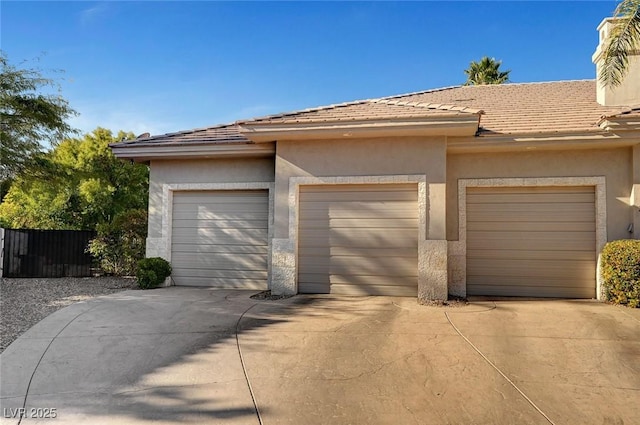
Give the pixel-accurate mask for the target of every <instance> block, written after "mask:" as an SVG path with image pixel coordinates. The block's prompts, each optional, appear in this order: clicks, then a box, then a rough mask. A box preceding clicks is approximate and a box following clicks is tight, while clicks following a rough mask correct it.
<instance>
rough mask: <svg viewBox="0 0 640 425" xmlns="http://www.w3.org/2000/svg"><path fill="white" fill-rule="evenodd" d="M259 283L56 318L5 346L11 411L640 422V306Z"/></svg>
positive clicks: (230, 420) (66, 415) (158, 420)
mask: <svg viewBox="0 0 640 425" xmlns="http://www.w3.org/2000/svg"><path fill="white" fill-rule="evenodd" d="M252 293H253V292H245V291H230V290H210V289H198V288H176V287H173V288H166V289H157V290H153V291H129V292H123V293H120V294H115V295H110V296H105V297H102V298H98V299H95V300H92V301H89V302H85V303H78V304H74V305H72V306H70V307H67V308H65V309H62V310H60V311H58V312H56V313H54V314H52V315H51V316H49V317H48V318H47V319H45V320H43V321H42V322H40V323H39V324H38V325H36V326H34V327H33V328H32V329H31V330H29V331H28V332H27V333H25V334H24V335H23V336H22V337H21V338H19V339H18V340H17V341H16V342H14V343H13V344H12V345H11V346H9V348H7V350H6V351H5V352H4V353H3V354H2V355H0V362H1V365H0V367H1V370H0V372H1V376H0V379H1V399H0V401H1V408H2V413H3V418H2V419H1V420H2V423H3V424H5V423H6V424H17V423H19V419H17V418H15V416H16V414H17V413H18V412H19V409H20V408H21V407H23V406H24V407H25V411H24V418H23V419H22V421H21V423H22V424H30V423H52V424H53V423H55V424H116V423H118V424H149V423H153V424H260V423H262V424H265V425H268V424H295V425H298V424H549V423H553V424H599V425H600V424H615V425H620V424H638V423H640V403H639V402H638V401H639V400H640V310H638V309H636V310H631V309H624V308H619V307H613V306H609V305H605V304H601V303H597V302H590V301H522V300H518V301H496V302H491V301H477V302H472V303H471V304H470V305H468V306H464V307H457V308H455V307H450V308H443V307H425V306H419V305H417V304H416V301H415V300H414V299H409V298H389V297H363V298H346V297H341V298H338V297H328V296H327V297H324V296H297V297H294V298H290V299H287V300H280V301H256V300H252V299H250V298H249V295H251V294H252ZM243 365H244V367H243ZM256 406H257V410H256ZM257 411H259V414H258V413H257ZM47 415H48V416H49V417H51V416H56V418H55V419H37V418H38V417H43V416H47ZM12 417H13V418H12Z"/></svg>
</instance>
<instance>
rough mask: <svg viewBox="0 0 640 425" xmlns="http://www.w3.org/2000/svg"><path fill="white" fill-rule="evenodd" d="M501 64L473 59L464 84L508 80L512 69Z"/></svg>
mask: <svg viewBox="0 0 640 425" xmlns="http://www.w3.org/2000/svg"><path fill="white" fill-rule="evenodd" d="M637 1H640V0H637ZM500 65H502V61H497V60H495V59H494V58H489V57H487V56H485V57H483V58H482V59H480V61H478V62H473V61H472V62H471V63H470V64H469V68H468V69H465V70H464V73H465V74H467V81H466V82H465V83H464V85H465V86H471V85H481V84H502V83H506V82H508V81H509V73H510V72H511V71H504V72H503V71H500V69H499V68H500Z"/></svg>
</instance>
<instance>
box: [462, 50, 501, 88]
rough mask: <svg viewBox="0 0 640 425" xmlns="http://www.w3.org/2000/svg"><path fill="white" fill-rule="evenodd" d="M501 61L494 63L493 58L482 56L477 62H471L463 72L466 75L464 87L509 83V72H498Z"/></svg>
mask: <svg viewBox="0 0 640 425" xmlns="http://www.w3.org/2000/svg"><path fill="white" fill-rule="evenodd" d="M500 65H502V61H496V60H495V59H494V58H489V57H487V56H484V57H483V58H482V59H480V60H479V61H478V62H474V61H472V62H471V63H470V64H469V68H468V69H465V70H464V73H465V74H467V81H466V82H465V83H464V85H465V86H472V85H473V86H474V85H482V84H502V83H506V82H508V81H509V73H510V72H511V71H504V72H503V71H500V69H499V68H500Z"/></svg>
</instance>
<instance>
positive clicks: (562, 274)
mask: <svg viewBox="0 0 640 425" xmlns="http://www.w3.org/2000/svg"><path fill="white" fill-rule="evenodd" d="M595 227H596V226H595V193H594V188H593V187H534V188H514V187H508V188H468V191H467V293H468V294H469V295H501V296H527V297H562V298H594V297H595V295H596V293H595V291H596V289H595V288H596V282H595V275H596V252H595V251H596V232H595Z"/></svg>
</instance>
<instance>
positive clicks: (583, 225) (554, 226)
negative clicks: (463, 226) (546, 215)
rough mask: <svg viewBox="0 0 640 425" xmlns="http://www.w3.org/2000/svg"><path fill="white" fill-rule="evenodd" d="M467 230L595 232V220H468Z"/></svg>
mask: <svg viewBox="0 0 640 425" xmlns="http://www.w3.org/2000/svg"><path fill="white" fill-rule="evenodd" d="M467 231H470V232H474V231H486V232H495V231H501V232H502V231H509V232H544V231H546V232H554V233H555V232H589V233H591V234H593V221H585V222H579V221H577V222H530V221H529V222H521V221H514V222H503V221H484V222H482V221H472V222H467Z"/></svg>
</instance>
